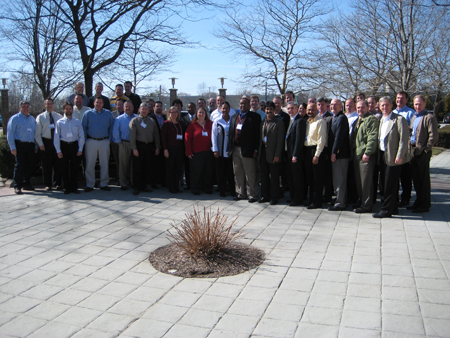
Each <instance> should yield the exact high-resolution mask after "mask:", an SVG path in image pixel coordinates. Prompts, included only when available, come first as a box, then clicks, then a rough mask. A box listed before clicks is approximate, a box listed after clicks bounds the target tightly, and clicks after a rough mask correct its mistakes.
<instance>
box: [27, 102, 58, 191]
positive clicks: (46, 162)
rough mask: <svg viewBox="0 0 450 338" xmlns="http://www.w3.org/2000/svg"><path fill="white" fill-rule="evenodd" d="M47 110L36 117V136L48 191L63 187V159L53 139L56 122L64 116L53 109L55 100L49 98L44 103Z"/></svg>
mask: <svg viewBox="0 0 450 338" xmlns="http://www.w3.org/2000/svg"><path fill="white" fill-rule="evenodd" d="M44 106H45V112H43V113H41V114H39V115H38V117H37V118H36V130H35V134H34V138H35V140H36V143H37V144H38V146H39V149H40V153H41V160H42V173H43V175H44V184H45V186H46V190H47V191H51V190H52V189H53V186H55V187H56V189H61V188H62V184H61V161H60V160H59V159H58V156H57V155H56V150H55V146H54V145H53V139H54V134H55V126H56V122H57V121H58V120H59V119H61V118H62V116H61V115H60V114H58V113H56V112H54V111H53V106H54V103H53V100H52V99H51V98H47V99H46V100H45V103H44Z"/></svg>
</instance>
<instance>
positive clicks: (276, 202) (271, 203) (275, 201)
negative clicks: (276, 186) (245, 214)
mask: <svg viewBox="0 0 450 338" xmlns="http://www.w3.org/2000/svg"><path fill="white" fill-rule="evenodd" d="M269 204H270V205H277V204H278V200H271V201H270V203H269Z"/></svg>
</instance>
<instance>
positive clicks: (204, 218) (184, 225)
mask: <svg viewBox="0 0 450 338" xmlns="http://www.w3.org/2000/svg"><path fill="white" fill-rule="evenodd" d="M236 221H237V216H236V217H235V218H234V219H233V220H232V221H231V222H228V216H225V215H223V214H222V212H221V211H220V210H219V209H217V212H213V211H211V208H209V211H208V210H207V209H206V207H203V212H202V211H201V210H200V208H198V207H197V208H195V207H194V212H193V213H191V214H186V219H185V220H184V221H182V222H181V224H180V225H175V224H173V223H172V224H171V226H172V230H173V231H174V232H171V231H170V230H169V231H168V233H169V235H168V238H169V240H170V241H171V243H172V244H175V245H176V246H177V247H179V248H181V249H183V250H184V251H185V252H187V253H188V254H190V255H193V256H197V257H199V256H203V257H208V256H210V255H212V254H216V253H218V252H219V251H221V250H223V249H224V248H225V247H226V246H227V245H228V244H230V243H231V242H232V241H234V240H236V239H238V238H241V237H242V236H243V234H242V233H241V231H240V230H238V231H231V229H232V227H233V226H234V225H235V224H236Z"/></svg>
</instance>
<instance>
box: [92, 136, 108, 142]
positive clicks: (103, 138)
mask: <svg viewBox="0 0 450 338" xmlns="http://www.w3.org/2000/svg"><path fill="white" fill-rule="evenodd" d="M89 138H90V139H91V140H94V141H103V140H106V139H107V138H108V137H102V138H95V137H90V136H88V139H89Z"/></svg>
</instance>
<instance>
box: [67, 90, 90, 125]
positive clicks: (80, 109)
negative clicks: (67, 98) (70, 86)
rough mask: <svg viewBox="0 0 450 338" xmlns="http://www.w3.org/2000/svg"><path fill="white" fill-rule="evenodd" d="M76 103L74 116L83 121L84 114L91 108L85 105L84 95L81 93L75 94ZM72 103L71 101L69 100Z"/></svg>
mask: <svg viewBox="0 0 450 338" xmlns="http://www.w3.org/2000/svg"><path fill="white" fill-rule="evenodd" d="M73 101H74V105H73V113H72V117H75V118H76V119H77V120H79V121H81V120H82V119H83V115H84V113H85V112H87V111H88V110H89V109H90V108H89V107H86V106H83V96H81V95H80V94H77V95H75V98H74V100H73ZM69 103H71V102H69Z"/></svg>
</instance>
